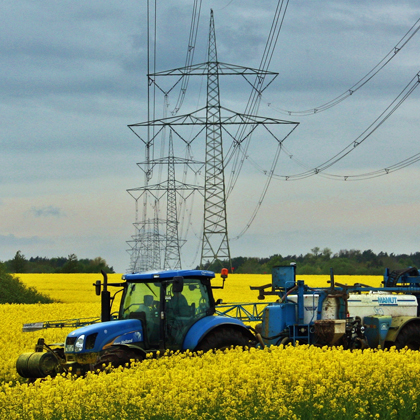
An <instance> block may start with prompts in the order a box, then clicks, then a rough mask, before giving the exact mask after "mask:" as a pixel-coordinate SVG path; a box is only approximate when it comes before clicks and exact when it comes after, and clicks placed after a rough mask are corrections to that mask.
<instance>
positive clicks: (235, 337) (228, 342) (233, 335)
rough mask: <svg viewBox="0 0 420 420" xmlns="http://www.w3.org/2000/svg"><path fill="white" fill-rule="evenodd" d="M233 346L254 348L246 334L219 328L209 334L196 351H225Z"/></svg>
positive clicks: (234, 329)
mask: <svg viewBox="0 0 420 420" xmlns="http://www.w3.org/2000/svg"><path fill="white" fill-rule="evenodd" d="M232 346H242V347H245V346H248V347H250V346H253V344H252V343H251V342H250V339H249V337H248V336H247V335H246V333H245V332H243V331H241V330H238V329H236V328H232V327H223V328H217V329H215V330H214V331H211V332H210V333H208V334H207V335H206V336H205V337H204V338H203V339H202V340H201V341H200V342H199V343H198V345H197V347H196V348H195V351H204V352H207V351H209V350H224V349H229V348H230V347H232Z"/></svg>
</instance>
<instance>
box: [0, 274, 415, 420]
mask: <svg viewBox="0 0 420 420" xmlns="http://www.w3.org/2000/svg"><path fill="white" fill-rule="evenodd" d="M19 277H20V278H21V280H22V281H23V282H24V283H25V284H27V285H28V286H33V287H36V288H37V289H38V290H39V291H40V292H42V293H46V294H48V295H49V296H51V297H52V298H54V299H58V300H59V301H60V302H61V303H54V304H45V305H41V304H38V305H0V316H1V319H2V321H3V322H2V323H1V325H0V346H1V350H2V355H3V357H2V363H1V364H0V418H1V419H11V420H13V419H19V420H21V419H22V420H26V419H28V420H29V419H31V420H41V419H42V420H44V419H45V420H58V419H67V420H73V419H89V420H90V419H97V420H102V419H104V420H105V419H107V420H109V419H127V420H128V419H197V418H203V419H209V420H210V419H271V418H272V419H302V420H304V419H354V418H358V419H370V418H381V419H382V418H387V419H404V420H405V419H418V418H420V411H419V410H418V404H419V402H420V400H419V398H420V395H419V393H420V355H419V352H413V351H401V352H397V351H394V350H391V351H382V350H365V351H359V350H357V351H345V350H343V349H341V348H333V349H331V348H318V347H308V346H297V347H291V346H288V347H286V348H283V346H280V347H272V348H266V349H264V350H257V349H250V350H249V351H242V350H239V349H232V350H229V351H225V352H224V353H223V352H220V351H219V352H216V353H207V354H205V355H195V354H192V353H190V352H187V353H182V354H176V355H171V357H166V356H164V355H162V357H160V358H159V359H157V360H146V361H144V362H142V363H139V364H136V365H134V366H133V367H132V368H130V369H125V368H119V369H116V370H114V371H112V372H110V373H100V374H89V375H87V377H86V378H77V379H76V378H74V377H71V376H68V377H66V376H65V375H64V376H59V377H57V378H54V379H51V378H47V379H46V380H37V381H36V382H35V383H33V384H26V383H24V382H23V381H22V380H19V378H18V375H17V374H16V373H15V367H14V364H15V361H16V358H17V357H18V355H19V354H20V353H23V352H25V351H32V350H33V347H34V345H35V343H36V340H37V338H38V337H41V336H43V337H44V338H45V339H46V342H48V343H52V342H63V341H64V338H65V337H66V335H67V334H68V332H69V330H68V329H67V330H66V329H49V330H43V331H38V332H31V333H22V324H23V323H27V322H36V321H47V320H60V319H70V318H84V317H97V316H99V315H100V313H99V312H100V298H99V297H98V296H96V295H95V293H94V287H93V286H92V284H93V283H94V282H95V281H96V280H97V279H100V278H101V276H100V275H95V274H94V275H91V274H26V275H20V276H19ZM120 278H121V276H120V275H117V274H116V275H111V276H110V278H109V281H111V282H118V281H119V280H120ZM298 278H299V279H303V280H305V281H306V282H307V283H308V284H309V285H311V286H327V283H326V282H327V280H328V276H298ZM270 281H271V276H270V275H239V274H234V275H229V278H228V279H227V281H226V284H225V289H223V290H221V289H216V290H215V297H216V299H218V298H220V299H223V302H253V301H257V295H258V292H257V291H251V290H250V289H249V286H250V285H251V286H261V285H264V284H269V283H270ZM336 281H337V282H340V283H348V284H353V283H355V282H361V283H365V284H371V285H375V286H379V285H380V282H381V277H375V276H372V277H354V276H349V277H346V276H336ZM214 283H215V284H221V279H220V278H217V279H216V280H214ZM269 300H271V299H267V302H268V301H269ZM116 309H117V308H115V307H114V310H116Z"/></svg>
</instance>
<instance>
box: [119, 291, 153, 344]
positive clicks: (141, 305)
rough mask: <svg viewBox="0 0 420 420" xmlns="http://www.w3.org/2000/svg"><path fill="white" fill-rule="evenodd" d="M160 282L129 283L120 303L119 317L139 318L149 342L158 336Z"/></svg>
mask: <svg viewBox="0 0 420 420" xmlns="http://www.w3.org/2000/svg"><path fill="white" fill-rule="evenodd" d="M159 299H160V283H130V284H129V285H128V287H127V291H126V293H125V295H124V301H123V302H122V304H121V313H120V318H121V319H133V318H134V319H140V320H141V321H142V322H143V323H144V324H143V327H144V328H145V329H146V333H147V336H148V340H149V342H150V343H154V342H158V341H159V338H158V335H159Z"/></svg>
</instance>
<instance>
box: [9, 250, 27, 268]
mask: <svg viewBox="0 0 420 420" xmlns="http://www.w3.org/2000/svg"><path fill="white" fill-rule="evenodd" d="M27 262H28V261H27V260H26V258H25V256H24V255H23V254H22V252H21V251H20V250H19V251H17V252H16V254H15V256H14V257H13V259H12V260H10V269H11V271H12V273H25V272H26V265H27Z"/></svg>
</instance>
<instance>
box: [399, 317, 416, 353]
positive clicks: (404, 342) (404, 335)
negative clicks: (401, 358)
mask: <svg viewBox="0 0 420 420" xmlns="http://www.w3.org/2000/svg"><path fill="white" fill-rule="evenodd" d="M395 347H396V348H397V349H398V350H400V349H403V348H404V347H408V348H409V349H410V350H420V324H418V323H416V322H411V323H410V324H408V325H406V326H405V327H403V329H402V330H401V331H400V333H399V334H398V337H397V339H396V340H395Z"/></svg>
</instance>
